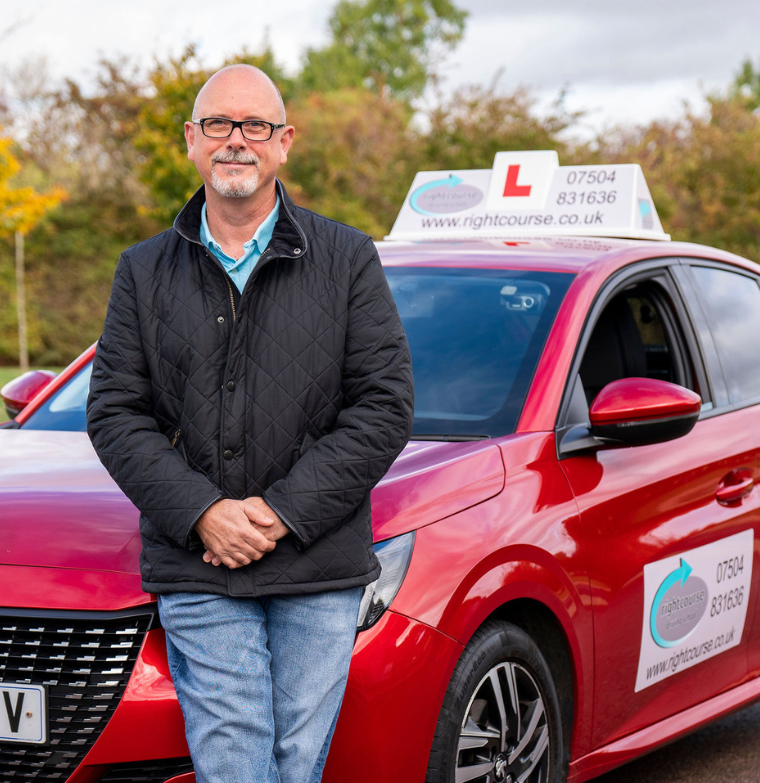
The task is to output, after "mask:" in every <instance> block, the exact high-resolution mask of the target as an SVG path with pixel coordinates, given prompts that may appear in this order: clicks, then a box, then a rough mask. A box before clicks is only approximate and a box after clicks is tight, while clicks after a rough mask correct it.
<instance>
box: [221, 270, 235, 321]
mask: <svg viewBox="0 0 760 783" xmlns="http://www.w3.org/2000/svg"><path fill="white" fill-rule="evenodd" d="M224 282H225V283H227V289H228V290H229V292H230V304H231V305H232V320H233V321H237V313H236V312H235V295H234V294H233V293H232V284H231V283H230V279H229V277H227V275H226V274H225V275H224Z"/></svg>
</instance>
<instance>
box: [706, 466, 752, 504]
mask: <svg viewBox="0 0 760 783" xmlns="http://www.w3.org/2000/svg"><path fill="white" fill-rule="evenodd" d="M754 486H755V479H754V477H753V476H752V471H751V470H750V469H749V468H739V469H738V470H732V471H731V472H730V473H729V474H727V475H726V476H724V477H723V480H722V481H721V482H720V484H718V489H717V490H716V492H715V497H716V498H717V500H718V503H723V504H725V505H731V504H732V503H741V501H742V499H743V498H745V497H747V495H749V493H750V492H752V488H753V487H754Z"/></svg>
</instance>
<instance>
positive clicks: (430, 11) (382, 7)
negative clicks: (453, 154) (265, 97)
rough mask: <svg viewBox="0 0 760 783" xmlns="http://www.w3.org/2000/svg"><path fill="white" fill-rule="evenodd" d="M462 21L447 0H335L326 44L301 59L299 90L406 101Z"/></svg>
mask: <svg viewBox="0 0 760 783" xmlns="http://www.w3.org/2000/svg"><path fill="white" fill-rule="evenodd" d="M466 16H467V12H466V11H462V10H460V9H459V8H457V7H456V6H455V5H454V3H453V2H451V0H362V1H360V2H354V1H353V0H341V2H339V3H338V4H337V5H336V6H335V10H334V11H333V13H332V16H331V17H330V20H329V23H328V24H329V27H330V31H331V33H332V40H331V42H330V43H329V44H328V45H327V46H326V47H325V48H323V49H309V50H308V52H307V54H306V60H305V65H304V68H303V71H302V73H301V76H300V79H299V85H300V88H301V89H302V90H303V91H305V92H328V91H330V90H336V89H342V88H346V87H353V88H356V89H360V88H364V89H372V90H374V91H376V92H377V91H382V90H383V89H387V90H389V91H390V92H391V94H392V95H394V96H396V97H398V98H401V99H403V100H406V101H410V100H411V99H413V98H416V97H419V96H420V95H421V94H422V92H423V91H424V90H425V88H426V87H427V86H428V84H429V82H430V80H431V78H432V76H433V74H434V73H435V69H436V67H437V65H438V62H439V60H440V59H441V58H442V56H443V55H444V53H445V52H447V51H449V50H450V49H452V48H453V47H454V46H456V44H457V43H458V42H459V41H460V40H461V38H462V35H463V32H464V22H465V18H466Z"/></svg>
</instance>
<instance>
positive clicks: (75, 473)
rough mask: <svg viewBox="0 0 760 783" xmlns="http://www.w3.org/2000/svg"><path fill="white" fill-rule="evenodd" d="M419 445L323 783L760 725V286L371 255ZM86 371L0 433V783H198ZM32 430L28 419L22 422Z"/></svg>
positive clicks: (513, 256)
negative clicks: (741, 712)
mask: <svg viewBox="0 0 760 783" xmlns="http://www.w3.org/2000/svg"><path fill="white" fill-rule="evenodd" d="M380 252H381V256H382V258H383V261H384V264H385V265H386V270H387V275H388V279H389V281H390V283H391V287H392V289H393V292H394V296H395V297H396V301H397V304H398V307H399V311H400V314H401V317H402V319H403V321H404V324H405V327H406V330H407V334H408V336H409V341H410V345H411V348H412V356H413V361H414V369H415V385H416V416H415V434H414V436H413V440H412V442H411V443H410V444H409V446H408V447H407V448H406V450H405V451H404V453H403V454H402V455H401V457H400V458H399V459H398V460H397V461H396V463H395V464H394V466H393V468H392V469H391V471H390V473H389V474H388V475H387V476H386V478H385V479H384V480H383V481H382V482H381V484H380V485H379V486H378V487H377V488H376V489H375V491H374V492H373V512H374V531H375V541H376V550H377V552H378V555H379V557H380V559H381V561H382V562H383V566H384V567H383V574H382V576H381V577H380V579H379V581H378V582H377V583H375V584H374V585H373V586H372V587H371V588H370V589H368V590H367V592H366V593H365V599H364V604H363V611H362V616H361V619H360V627H359V628H358V634H357V638H356V647H355V651H354V657H353V662H352V667H351V674H350V679H349V683H348V689H347V692H346V698H345V702H344V707H343V710H342V712H341V715H340V721H339V724H338V730H337V732H336V735H335V739H334V742H333V746H332V750H331V752H330V757H329V760H328V765H327V769H326V772H325V777H324V780H325V781H326V783H354V782H355V781H357V780H361V781H363V783H388V782H389V781H394V783H403V782H406V781H408V783H422V781H429V782H430V783H452V782H453V781H456V783H464V782H465V781H473V782H474V783H485V782H486V781H488V783H494V782H495V781H503V782H504V783H507V782H510V783H517V781H520V782H521V783H557V781H561V780H564V779H565V777H567V778H568V779H569V780H570V781H574V783H580V782H581V781H585V780H588V779H590V778H592V777H594V776H595V775H598V774H600V773H602V772H605V771H607V770H610V769H612V768H613V767H615V766H617V765H619V764H621V763H623V762H625V761H627V760H629V759H631V758H633V757H635V756H637V755H639V754H641V753H644V752H646V751H649V750H651V749H653V748H655V747H657V746H659V745H662V744H663V743H666V742H669V741H671V740H673V739H674V738H676V737H678V736H680V735H682V734H684V733H686V732H688V731H691V730H693V729H695V728H697V727H699V726H702V725H704V724H705V723H707V722H709V721H713V720H715V719H716V718H719V717H721V716H722V715H725V714H726V713H728V712H730V711H733V710H736V709H738V708H740V707H743V706H744V705H747V704H749V703H750V702H752V701H755V700H757V699H758V698H760V676H759V675H760V644H759V643H758V642H759V641H760V604H758V594H759V591H760V570H759V569H760V562H758V561H757V560H756V559H755V556H754V553H755V551H756V550H757V546H758V544H757V537H758V533H759V532H760V494H759V493H758V491H756V490H754V482H755V481H756V480H757V478H758V471H759V469H760V340H758V335H760V273H759V270H758V268H757V267H756V266H754V265H753V264H751V263H750V262H748V261H745V260H743V259H741V258H737V257H735V256H732V255H729V254H727V253H722V252H719V251H716V250H712V249H710V248H707V247H700V246H696V245H685V244H675V243H662V242H649V241H628V240H599V239H583V238H566V239H562V238H555V239H540V240H526V241H521V242H504V241H497V240H480V241H467V242H422V243H382V244H381V245H380ZM92 354H93V349H92V348H90V349H89V350H88V351H86V352H85V353H84V354H83V355H82V356H81V357H80V358H79V359H78V360H77V361H76V362H74V364H72V365H71V366H70V367H69V368H68V369H66V370H65V371H64V372H63V373H62V374H61V375H60V376H59V377H58V378H56V379H55V380H54V381H52V383H49V385H47V386H46V387H45V388H44V389H43V390H42V391H40V392H39V393H38V394H37V395H36V396H35V397H34V399H33V400H32V401H31V402H29V403H28V404H26V403H27V402H28V399H29V397H30V396H31V391H33V387H34V386H35V384H41V383H47V382H48V380H49V379H40V378H39V377H38V376H35V375H32V376H27V377H26V378H25V379H24V380H22V381H16V382H13V383H12V384H9V385H8V386H6V388H5V390H4V397H5V398H6V402H7V403H8V404H9V405H10V406H11V407H14V406H15V408H16V409H21V408H22V407H23V410H22V411H21V412H20V413H19V414H18V416H17V417H16V419H15V420H14V421H13V422H11V423H10V426H8V425H6V427H5V428H4V429H3V430H2V432H0V563H2V565H0V596H1V598H0V603H2V605H3V607H4V608H2V609H0V691H2V697H0V780H2V781H3V783H5V782H6V781H26V780H35V781H45V782H47V781H70V783H90V782H94V781H104V782H105V781H108V782H109V783H114V782H115V781H149V782H150V783H153V782H155V783H162V782H163V781H166V780H172V781H175V782H176V783H179V781H182V782H183V783H185V782H186V781H187V782H189V781H193V780H194V777H193V775H192V772H191V769H192V767H191V764H190V761H189V759H188V758H187V755H188V754H187V747H186V745H185V740H184V733H183V723H182V716H181V713H180V710H179V707H178V704H177V701H176V698H175V695H174V692H173V689H172V684H171V681H170V677H169V671H168V667H167V662H166V654H165V648H164V638H163V632H162V630H161V628H160V626H159V624H158V618H157V615H156V612H155V608H154V607H155V604H154V600H153V597H152V596H150V595H146V594H144V593H142V592H141V590H140V578H139V575H138V567H137V558H138V551H139V547H140V542H139V535H138V528H137V512H136V510H135V509H134V508H133V507H132V506H131V504H130V503H129V502H128V501H127V500H126V499H125V497H124V496H123V495H122V494H121V493H120V492H119V490H118V489H117V488H116V486H115V485H114V484H113V483H112V481H111V479H110V478H109V476H108V475H107V474H106V472H105V470H104V469H103V468H102V467H101V465H100V463H99V462H98V460H97V458H96V456H95V454H94V452H93V450H92V448H91V447H90V444H89V441H88V439H87V435H86V434H85V433H84V429H85V421H84V415H85V414H84V411H85V399H86V394H87V387H88V376H89V369H90V362H91V359H92ZM24 406H25V407H24Z"/></svg>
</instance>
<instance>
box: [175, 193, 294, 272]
mask: <svg viewBox="0 0 760 783" xmlns="http://www.w3.org/2000/svg"><path fill="white" fill-rule="evenodd" d="M275 187H276V188H277V194H278V195H279V197H280V216H279V218H278V219H277V223H276V224H275V227H274V232H273V233H272V239H271V241H270V242H269V247H270V248H272V251H273V252H274V254H275V255H278V256H282V257H285V258H301V257H302V256H303V255H304V254H305V253H306V251H307V250H308V242H307V240H306V234H305V233H304V231H303V229H302V228H301V226H300V225H299V223H298V221H297V220H296V219H295V217H294V214H293V213H294V208H295V204H293V200H292V199H291V198H290V196H288V194H287V192H286V191H285V188H284V187H283V185H282V183H281V182H280V180H279V179H278V180H277V181H276V183H275ZM205 201H206V186H205V185H201V186H200V187H199V188H198V190H196V191H195V193H194V194H193V195H192V197H191V198H190V200H189V201H188V202H187V204H185V206H184V207H182V209H181V210H180V212H179V214H178V215H177V217H176V218H175V220H174V230H175V231H176V232H177V233H178V234H179V235H180V236H181V237H183V238H184V239H186V240H187V241H188V242H194V243H195V244H196V245H200V244H201V209H202V208H203V204H204V203H205Z"/></svg>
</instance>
